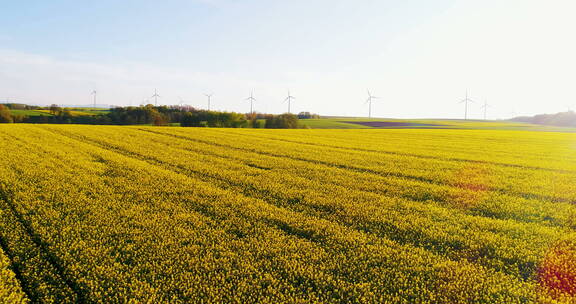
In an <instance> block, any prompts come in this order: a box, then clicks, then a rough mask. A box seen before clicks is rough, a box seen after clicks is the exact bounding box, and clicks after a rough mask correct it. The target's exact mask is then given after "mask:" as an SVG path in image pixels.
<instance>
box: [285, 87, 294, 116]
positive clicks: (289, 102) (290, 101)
mask: <svg viewBox="0 0 576 304" xmlns="http://www.w3.org/2000/svg"><path fill="white" fill-rule="evenodd" d="M292 99H296V97H294V96H292V95H290V90H288V97H286V99H284V102H286V101H288V113H290V104H291V103H292Z"/></svg>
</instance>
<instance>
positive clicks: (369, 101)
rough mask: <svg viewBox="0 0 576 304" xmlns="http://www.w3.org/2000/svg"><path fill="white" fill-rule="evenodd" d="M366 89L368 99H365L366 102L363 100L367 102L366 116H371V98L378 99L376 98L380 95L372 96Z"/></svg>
mask: <svg viewBox="0 0 576 304" xmlns="http://www.w3.org/2000/svg"><path fill="white" fill-rule="evenodd" d="M367 91H368V99H366V102H365V103H368V118H372V100H373V99H378V98H380V97H376V96H373V95H372V94H371V93H370V90H367Z"/></svg>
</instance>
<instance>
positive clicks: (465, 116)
mask: <svg viewBox="0 0 576 304" xmlns="http://www.w3.org/2000/svg"><path fill="white" fill-rule="evenodd" d="M471 102H472V103H475V102H474V100H472V99H470V98H468V90H466V98H464V99H463V100H461V101H460V102H459V103H464V120H468V104H469V103H471Z"/></svg>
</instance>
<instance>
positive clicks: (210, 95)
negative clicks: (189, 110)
mask: <svg viewBox="0 0 576 304" xmlns="http://www.w3.org/2000/svg"><path fill="white" fill-rule="evenodd" d="M204 95H206V97H208V111H210V101H211V100H212V95H214V94H212V93H211V94H204Z"/></svg>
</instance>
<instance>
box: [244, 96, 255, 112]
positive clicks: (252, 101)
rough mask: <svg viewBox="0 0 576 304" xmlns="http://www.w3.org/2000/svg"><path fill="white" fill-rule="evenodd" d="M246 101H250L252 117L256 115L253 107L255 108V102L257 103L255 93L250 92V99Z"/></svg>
mask: <svg viewBox="0 0 576 304" xmlns="http://www.w3.org/2000/svg"><path fill="white" fill-rule="evenodd" d="M245 100H248V101H250V115H252V113H254V111H253V110H252V109H253V106H254V102H255V101H256V98H254V92H253V91H251V92H250V97H248V98H246V99H245Z"/></svg>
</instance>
